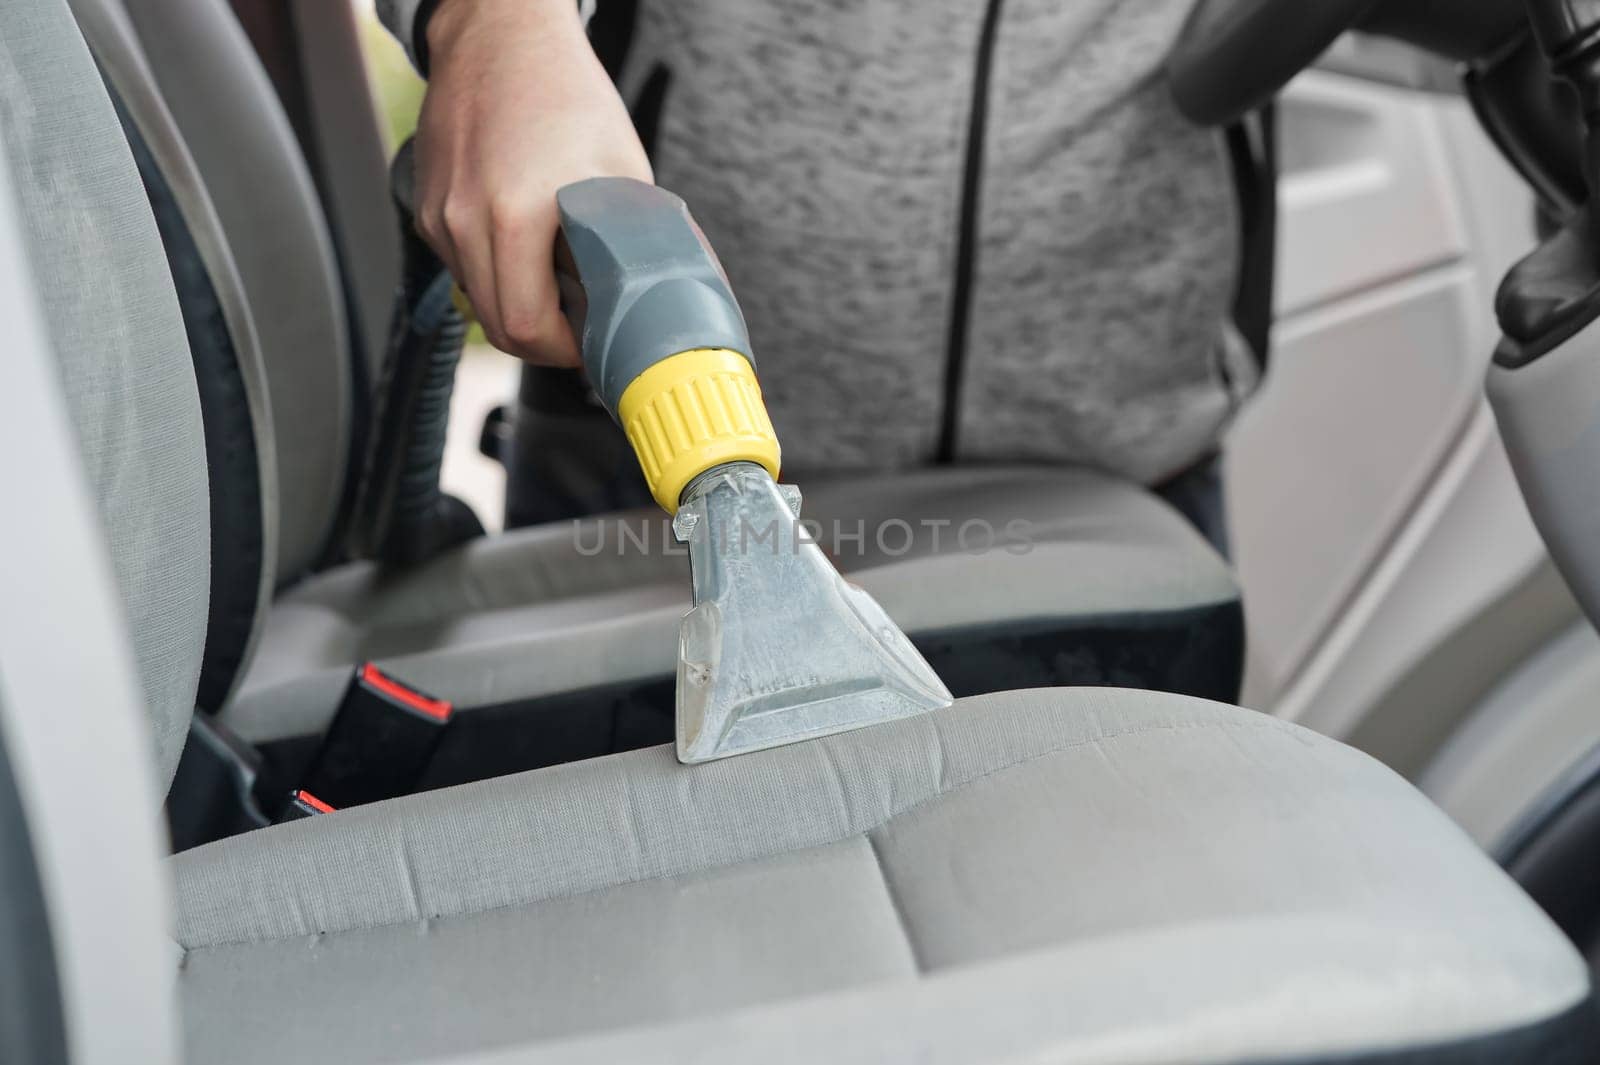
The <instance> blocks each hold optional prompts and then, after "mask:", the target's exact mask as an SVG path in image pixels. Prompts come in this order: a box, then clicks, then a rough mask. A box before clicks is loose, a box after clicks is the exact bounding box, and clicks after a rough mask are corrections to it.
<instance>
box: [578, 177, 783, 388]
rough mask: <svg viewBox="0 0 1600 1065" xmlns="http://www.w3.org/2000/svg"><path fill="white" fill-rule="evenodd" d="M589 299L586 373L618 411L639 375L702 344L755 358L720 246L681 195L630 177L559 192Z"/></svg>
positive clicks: (601, 180)
mask: <svg viewBox="0 0 1600 1065" xmlns="http://www.w3.org/2000/svg"><path fill="white" fill-rule="evenodd" d="M556 205H557V207H558V208H559V209H560V211H561V231H562V233H563V234H564V235H565V236H566V239H567V247H568V248H569V249H570V250H571V252H572V258H573V264H574V266H575V268H576V270H577V280H578V283H579V284H580V285H581V286H582V288H583V294H584V300H585V302H586V304H587V307H586V308H585V310H584V314H583V325H582V335H581V338H580V343H581V344H582V348H583V365H584V367H585V368H586V369H587V370H588V372H589V383H590V384H592V385H593V386H594V388H595V390H596V391H597V392H599V393H600V398H601V400H602V401H603V402H604V403H605V406H606V409H607V410H608V411H610V412H611V414H612V416H613V417H615V416H616V413H617V404H618V402H619V401H620V400H621V399H622V393H623V391H624V390H625V389H627V387H628V385H630V384H632V383H633V380H634V378H636V377H638V376H639V375H640V374H641V373H643V372H644V371H645V370H647V369H648V368H649V367H651V366H653V365H655V364H656V363H658V362H660V361H661V360H663V359H666V358H669V357H671V356H673V355H676V354H678V353H679V352H683V351H690V350H692V349H695V348H727V349H728V350H731V351H737V352H739V353H740V354H741V355H743V356H744V357H745V358H747V359H750V361H751V365H752V366H753V365H754V363H755V360H754V359H753V358H751V355H750V335H749V333H748V332H747V331H746V329H745V324H744V315H743V314H741V313H740V312H739V304H738V302H737V301H735V300H734V298H733V292H732V290H730V289H729V287H728V280H727V278H726V277H725V276H724V275H723V273H722V266H721V264H720V263H718V262H717V257H716V255H715V254H714V253H713V252H712V250H711V248H710V246H709V245H707V244H706V239H705V236H704V234H702V233H701V232H700V227H699V226H697V225H695V223H694V219H692V218H691V217H689V209H688V208H687V207H686V206H685V205H684V202H683V201H682V200H681V199H679V198H678V197H677V196H674V195H673V194H672V193H670V192H668V191H666V190H665V189H661V188H657V187H656V186H654V185H648V184H646V183H644V182H642V181H635V180H633V179H632V178H614V177H602V178H589V179H588V180H587V181H579V182H577V183H575V184H572V185H568V186H566V187H565V188H563V189H561V191H560V192H558V193H556Z"/></svg>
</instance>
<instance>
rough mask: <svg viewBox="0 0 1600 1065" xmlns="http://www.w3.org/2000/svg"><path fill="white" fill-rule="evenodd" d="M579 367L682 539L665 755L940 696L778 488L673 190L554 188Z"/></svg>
mask: <svg viewBox="0 0 1600 1065" xmlns="http://www.w3.org/2000/svg"><path fill="white" fill-rule="evenodd" d="M556 201H557V205H558V206H559V208H560V211H561V228H562V234H563V236H564V237H565V239H566V249H565V251H566V252H567V253H570V259H571V266H572V268H573V269H575V270H576V271H577V277H576V279H575V280H576V282H577V286H576V288H577V290H578V292H579V294H580V296H581V308H582V309H581V312H579V311H578V308H576V307H573V308H570V310H571V311H572V312H573V313H574V314H575V316H577V315H579V314H581V319H582V325H581V337H582V347H583V364H584V368H585V370H586V371H587V372H588V375H589V382H590V384H591V385H592V386H593V387H594V389H595V390H596V392H598V393H599V396H600V400H601V402H602V403H604V404H605V406H606V409H607V410H609V411H610V412H611V413H612V415H613V416H614V417H615V418H616V419H617V420H618V422H619V423H620V424H621V425H622V428H623V430H624V432H626V433H627V436H628V439H629V441H630V442H631V443H632V444H633V448H634V452H635V453H636V454H637V455H638V458H639V465H640V468H641V469H642V470H643V472H644V475H645V480H646V481H647V482H648V483H649V486H650V491H651V494H652V495H653V496H654V497H655V499H656V501H657V502H659V503H660V504H661V506H662V507H663V508H665V509H666V510H667V511H669V512H672V511H673V510H674V509H676V517H675V519H674V521H673V528H674V530H675V532H676V533H677V535H678V538H679V539H680V540H681V541H684V542H686V543H687V544H688V545H689V566H690V571H691V573H692V576H693V582H694V607H693V609H691V610H690V611H689V613H688V614H686V615H684V618H683V623H682V625H681V626H680V628H679V636H678V699H677V713H678V758H679V760H681V761H684V762H706V761H710V760H712V759H715V758H725V757H727V756H728V755H733V754H743V753H745V752H747V751H756V750H761V749H763V748H767V747H776V746H779V745H781V744H785V743H794V742H796V741H798V740H806V739H812V738H814V737H817V736H826V735H829V734H831V733H835V732H844V731H846V730H848V729H855V728H861V727H863V726H866V725H875V724H879V723H881V722H885V721H891V720H894V719H896V718H902V717H907V716H910V715H912V714H918V713H922V712H923V711H926V710H933V709H937V708H938V707H941V706H948V705H949V704H950V701H951V699H950V693H949V691H948V690H946V688H945V686H944V684H943V683H942V682H941V681H940V680H939V677H938V676H937V674H935V673H934V672H933V669H932V668H931V667H930V666H929V665H928V663H927V662H926V661H925V660H924V659H923V658H922V656H921V655H920V654H918V653H917V650H916V648H914V647H912V646H911V641H910V640H908V639H906V637H905V634H904V633H902V632H901V631H900V629H899V628H898V627H896V625H895V624H894V622H893V621H891V620H889V616H888V615H887V614H885V613H884V612H883V608H882V607H880V606H879V605H878V604H877V603H876V602H874V601H873V599H872V597H871V596H869V595H868V594H867V593H866V592H864V591H862V590H861V589H859V588H856V587H854V586H852V585H850V584H847V583H845V581H844V579H843V578H842V577H840V576H839V574H838V572H837V571H836V570H835V569H834V568H833V566H832V564H831V563H829V561H828V559H827V557H826V556H824V555H823V553H822V549H821V548H820V547H818V546H817V545H816V544H815V543H813V542H811V541H810V540H809V539H808V538H807V536H806V534H805V529H804V527H803V526H802V525H801V523H800V521H799V508H800V495H799V492H798V491H796V490H794V489H793V488H787V487H785V488H780V487H779V486H778V484H777V481H776V480H775V478H776V476H777V473H778V464H779V450H778V439H777V435H776V434H775V433H774V432H773V429H772V422H771V420H770V419H769V418H768V417H767V411H766V406H765V404H764V403H763V401H762V398H761V389H760V385H759V384H758V382H757V380H756V373H755V361H754V359H752V358H751V356H750V337H749V335H748V333H747V332H746V330H745V324H744V316H743V315H742V314H741V313H740V311H739V305H738V303H737V302H736V301H735V300H734V298H733V293H732V291H731V290H730V289H729V288H728V281H727V277H726V276H724V274H723V272H722V267H721V265H720V264H719V263H718V262H717V258H716V256H715V255H714V254H713V253H712V251H711V249H710V247H709V246H708V245H707V244H706V242H705V236H704V234H702V233H701V231H700V227H699V226H697V225H695V223H694V220H693V219H691V218H690V217H689V212H688V210H687V208H686V207H685V206H684V204H683V201H682V200H680V199H678V198H677V197H676V196H674V195H672V194H671V193H669V192H665V191H663V190H662V189H659V188H656V187H655V186H653V185H647V184H644V183H643V182H639V181H632V180H629V179H627V178H591V179H589V180H587V181H580V182H578V183H576V184H574V185H568V186H567V187H565V188H563V189H562V190H561V191H560V192H559V193H557V196H556Z"/></svg>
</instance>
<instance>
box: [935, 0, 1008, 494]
mask: <svg viewBox="0 0 1600 1065" xmlns="http://www.w3.org/2000/svg"><path fill="white" fill-rule="evenodd" d="M1001 2H1002V0H988V5H987V6H986V7H985V9H984V12H983V28H982V30H981V31H980V32H979V34H978V60H977V63H976V64H975V65H974V67H973V72H972V111H971V113H970V114H969V115H968V118H967V158H966V167H965V170H964V171H963V173H962V178H961V218H960V223H959V226H960V227H959V229H958V230H957V231H956V276H955V284H954V286H953V287H952V289H951V294H950V295H951V301H950V336H949V339H948V341H947V342H946V346H945V362H944V416H943V418H942V420H941V424H940V427H939V447H938V450H937V451H936V452H935V456H934V457H935V461H937V462H940V463H945V464H948V463H951V462H954V461H955V455H956V437H957V434H958V431H959V429H960V425H961V386H962V383H963V381H962V378H963V375H964V373H965V370H966V361H967V322H968V318H969V317H970V314H971V311H972V274H973V269H974V259H975V258H976V257H977V251H978V193H979V189H978V186H979V184H980V182H981V180H982V176H983V141H984V135H985V132H986V130H987V127H988V121H989V78H990V69H991V67H992V66H993V64H994V42H995V36H996V33H997V31H998V29H999V26H1000V5H1001Z"/></svg>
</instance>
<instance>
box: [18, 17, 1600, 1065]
mask: <svg viewBox="0 0 1600 1065" xmlns="http://www.w3.org/2000/svg"><path fill="white" fill-rule="evenodd" d="M0 42H3V46H0V142H3V149H4V152H3V160H4V164H5V165H4V166H3V167H0V282H3V283H0V314H3V315H4V318H5V320H6V321H7V322H8V327H9V330H10V334H9V335H10V337H11V339H12V357H11V359H10V360H9V362H8V366H7V369H8V374H9V377H8V381H7V386H8V387H6V388H5V389H0V491H3V492H4V493H6V496H7V497H8V498H12V499H16V500H22V501H25V502H26V514H27V520H25V521H10V522H5V523H0V551H3V552H4V553H5V557H6V558H8V559H12V560H14V561H13V563H12V564H9V565H7V566H5V567H4V568H3V569H0V572H3V573H4V580H5V585H4V587H3V589H0V592H3V594H0V746H3V753H4V758H3V759H0V766H3V768H4V771H3V772H0V819H3V820H0V845H4V846H5V847H6V848H7V850H6V852H5V859H6V860H5V862H4V863H3V866H0V868H3V869H4V871H5V875H6V878H7V879H6V884H7V890H6V891H5V892H4V893H3V894H0V935H3V937H4V938H0V942H4V943H6V944H7V945H8V946H9V945H10V944H13V943H24V944H25V945H26V947H27V949H29V950H31V951H32V953H30V954H27V955H23V954H21V953H17V952H14V953H13V955H12V956H11V959H12V960H13V961H15V962H20V963H13V964H8V965H6V966H0V1005H3V1006H4V1007H5V1009H6V1012H5V1014H4V1016H5V1017H6V1018H7V1020H8V1023H7V1024H5V1025H0V1040H11V1041H13V1043H12V1045H6V1044H5V1043H3V1042H0V1050H4V1051H7V1052H8V1053H6V1054H5V1055H4V1057H5V1059H6V1060H65V1061H74V1062H95V1063H99V1062H127V1061H139V1062H144V1063H151V1065H164V1063H168V1062H176V1061H178V1060H180V1056H181V1058H182V1060H186V1061H189V1062H191V1063H200V1062H210V1061H226V1062H231V1063H248V1062H254V1061H272V1062H281V1061H288V1060H296V1061H304V1062H308V1063H315V1062H323V1061H328V1062H332V1061H339V1062H358V1063H359V1062H400V1061H419V1060H428V1059H432V1060H440V1059H442V1058H444V1057H445V1056H448V1057H449V1060H452V1061H455V1062H461V1063H465V1062H484V1063H488V1062H503V1063H510V1062H529V1061H537V1060H545V1059H555V1058H559V1059H561V1060H564V1061H597V1062H598V1061H605V1062H612V1061H617V1060H626V1059H630V1058H645V1057H648V1058H651V1059H655V1060H662V1059H666V1060H691V1059H692V1060H699V1061H722V1060H727V1061H748V1060H750V1059H751V1058H752V1057H755V1056H757V1055H759V1056H761V1057H762V1058H769V1059H770V1058H778V1059H786V1060H838V1061H852V1060H856V1061H879V1060H884V1059H885V1058H898V1059H910V1060H920V1061H928V1062H943V1061H950V1062H957V1061H990V1060H995V1059H997V1058H1019V1059H1020V1058H1026V1059H1036V1060H1053V1061H1083V1062H1132V1061H1150V1060H1173V1059H1181V1060H1187V1061H1205V1062H1237V1061H1246V1060H1248V1061H1263V1060H1268V1061H1310V1060H1319V1061H1320V1060H1328V1059H1330V1058H1337V1059H1339V1060H1345V1061H1406V1062H1411V1061H1416V1060H1428V1061H1439V1062H1450V1061H1483V1060H1516V1061H1569V1060H1570V1061H1578V1060H1582V1059H1583V1056H1584V1055H1586V1054H1587V1052H1588V1044H1586V1043H1585V1042H1583V1040H1584V1039H1585V1038H1586V1037H1587V1036H1588V1035H1589V1034H1592V1033H1591V1032H1590V1030H1589V1026H1590V1025H1591V1023H1592V1007H1591V1005H1590V1002H1589V984H1588V973H1587V968H1586V966H1585V964H1584V962H1583V960H1582V959H1581V958H1579V957H1578V956H1577V954H1576V953H1575V952H1574V951H1573V950H1572V948H1571V947H1570V946H1569V945H1568V944H1567V943H1566V942H1565V941H1564V940H1563V939H1562V938H1561V937H1560V935H1559V933H1558V932H1557V931H1556V930H1555V929H1554V927H1553V926H1552V925H1551V924H1550V922H1549V921H1548V920H1547V919H1546V918H1545V917H1544V916H1543V915H1542V914H1541V913H1540V912H1539V911H1538V910H1537V909H1536V908H1535V907H1534V906H1533V905H1532V904H1531V903H1530V902H1529V901H1528V900H1527V898H1526V897H1525V896H1523V895H1522V894H1521V893H1520V892H1519V891H1518V890H1517V889H1516V887H1515V886H1514V885H1513V884H1512V883H1511V882H1510V880H1509V879H1507V878H1506V877H1505V876H1504V875H1503V874H1502V873H1500V872H1499V871H1498V870H1496V869H1495V868H1494V867H1493V866H1492V865H1491V864H1490V863H1489V862H1488V861H1487V859H1485V858H1484V857H1483V856H1482V855H1481V854H1480V853H1479V852H1478V851H1477V850H1476V849H1475V848H1474V847H1473V846H1472V844H1471V843H1470V841H1469V840H1468V839H1467V838H1466V837H1465V835H1464V834H1462V833H1461V832H1460V831H1459V830H1458V829H1456V828H1455V827H1454V826H1453V825H1452V824H1451V823H1450V822H1449V821H1448V820H1447V819H1446V818H1445V817H1444V815H1443V814H1442V813H1440V812H1439V811H1437V810H1436V809H1434V808H1433V807H1432V806H1430V805H1429V804H1428V803H1427V801H1426V800H1425V799H1423V798H1422V797H1421V796H1420V795H1419V794H1418V793H1417V792H1416V791H1415V790H1413V789H1412V788H1411V787H1410V786H1409V785H1407V784H1406V783H1405V782H1403V781H1402V780H1401V779H1400V778H1398V777H1397V776H1395V775H1394V774H1393V773H1391V772H1390V771H1389V770H1387V769H1385V768H1383V767H1382V766H1380V765H1378V764H1377V763H1375V762H1374V761H1372V760H1371V759H1369V758H1367V757H1366V756H1364V755H1362V754H1359V753H1358V752H1355V751H1353V750H1351V749H1349V748H1346V747H1343V746H1341V745H1340V744H1337V743H1335V742H1333V741H1331V740H1328V739H1325V738H1322V737H1319V736H1316V735H1314V734H1312V733H1309V732H1307V731H1305V730H1303V729H1300V728H1298V727H1296V726H1293V725H1290V724H1287V723H1284V722H1281V721H1278V720H1276V719H1273V718H1269V717H1264V716H1260V715H1256V714H1253V713H1250V712H1247V711H1243V710H1238V709H1234V708H1230V707H1225V706H1221V705H1217V704H1214V703H1207V702H1204V701H1200V700H1195V699H1192V698H1186V697H1181V696H1174V695H1160V694H1153V693H1147V692H1137V691H1129V690H1090V689H1082V690H1075V691H1073V690H1037V691H1029V692H1015V693H1009V694H1003V695H994V696H988V697H983V698H978V699H968V700H962V701H960V702H958V703H957V704H956V705H954V706H952V707H950V708H948V709H946V710H943V711H939V712H936V713H933V714H929V715H925V716H922V717H919V718H914V719H908V720H904V721H900V722H897V723H894V724H890V725H885V726H881V727H878V728H873V729H867V730H862V731H858V732H854V733H849V734H846V735H842V736H835V737H832V738H830V739H827V740H821V741H814V742H810V743H804V744H798V745H795V746H791V747H786V748H781V749H777V750H771V751H765V752H760V753H757V754H752V755H747V756H744V757H740V758H735V759H731V760H727V761H723V762H718V763H713V764H710V765H704V766H696V767H684V766H680V765H678V764H677V763H676V762H675V761H673V759H672V755H671V752H670V751H669V750H666V749H652V750H640V751H635V752H631V753H627V754H622V755H617V756H612V757H608V758H602V759H595V760H591V761H588V762H583V763H576V764H571V765H565V766H560V767H556V768H553V769H546V770H540V771H536V772H529V773H523V774H518V775H515V776H509V777H505V778H501V779H497V780H491V781H484V782H480V783H476V784H471V785H466V786H462V787H458V788H451V789H447V790H443V791H438V792H433V793H429V794H422V795H415V796H411V797H409V798H407V799H403V800H398V801H392V802H384V803H377V804H373V805H370V806H365V807H358V808H354V809H351V810H347V811H342V812H337V813H332V814H324V815H321V816H318V817H314V818H311V819H309V820H306V821H301V822H297V823H293V824H286V825H281V826H278V827H274V828H269V829H264V830H261V831H259V832H254V833H250V834H248V835H246V836H242V837H238V838H235V839H230V840H224V841H221V842H218V843H214V844H211V845H208V846H206V847H202V848H197V849H195V850H192V851H189V852H186V853H185V854H183V855H180V856H178V857H176V858H173V859H169V860H168V861H167V862H166V863H165V865H164V867H163V866H161V865H159V864H158V862H159V859H158V846H159V845H158V832H157V829H156V820H155V807H156V803H157V801H158V798H159V795H160V793H161V792H162V791H163V790H164V782H165V781H166V780H167V779H168V778H170V775H171V773H172V769H173V766H174V764H175V762H176V759H177V754H178V751H177V745H178V742H180V741H181V736H182V731H183V729H182V726H183V723H184V721H185V720H186V718H187V717H188V715H189V712H190V706H191V700H192V696H193V692H194V691H195V688H196V684H197V678H198V675H199V672H200V668H201V659H202V647H203V642H204V639H203V637H204V635H205V633H204V630H205V619H206V616H207V606H206V598H207V596H206V591H207V584H208V565H207V550H208V541H209V537H208V534H207V526H208V521H207V505H206V499H205V485H206V479H205V471H204V469H203V467H202V466H201V465H200V464H201V462H202V461H203V438H202V432H201V419H200V415H199V411H198V402H197V398H196V386H195V383H194V376H193V369H192V365H191V357H190V354H189V352H188V350H187V345H186V343H185V342H184V336H183V329H182V322H181V318H180V315H179V312H178V308H177V304H176V300H175V299H174V297H173V292H172V287H171V281H170V278H169V276H168V275H167V273H166V266H165V259H164V257H163V252H162V248H161V245H160V242H159V238H158V235H157V230H156V227H155V224H154V220H153V219H152V217H151V215H150V212H149V208H148V205H147V202H146V199H145V195H144V191H143V189H142V188H141V187H140V184H139V180H138V176H137V172H136V169H135V164H134V161H133V158H132V156H131V154H130V152H129V150H128V148H127V145H126V144H125V142H124V141H123V140H122V137H121V134H120V130H119V127H118V122H117V118H116V115H115V113H114V111H113V108H112V104H111V101H110V99H109V97H108V95H107V93H106V90H105V88H104V86H103V85H102V84H101V82H100V79H99V75H98V73H97V71H96V68H95V66H94V63H93V60H92V59H91V58H90V55H89V52H88V50H87V48H86V47H85V45H84V43H83V40H82V38H81V37H80V36H79V33H78V30H77V28H76V26H75V25H74V23H73V21H72V18H71V15H70V14H69V12H68V11H67V9H66V6H65V3H64V0H24V2H22V3H13V4H7V5H4V6H3V7H0ZM130 636H131V641H130ZM86 667H92V668H86ZM152 735H153V737H154V740H153V742H152V739H151V737H152ZM40 912H42V913H43V914H44V915H45V916H46V918H47V927H46V928H44V929H43V931H44V932H45V933H47V934H43V935H41V934H39V933H40V932H41V927H40V923H39V921H38V920H37V917H38V914H39V913H40ZM30 914H31V915H32V916H31V917H30ZM30 922H31V923H30ZM163 922H170V923H169V924H168V925H167V927H168V928H169V929H170V937H164V936H163V934H162V927H163ZM28 929H32V931H33V935H32V936H31V938H24V936H23V932H25V931H26V930H28ZM19 950H20V948H19ZM12 1018H19V1020H18V1022H17V1023H14V1024H13V1023H10V1021H11V1019H12ZM22 1041H26V1042H22ZM180 1047H181V1049H180ZM40 1048H42V1051H41V1050H40ZM36 1051H39V1052H37V1053H36Z"/></svg>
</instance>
